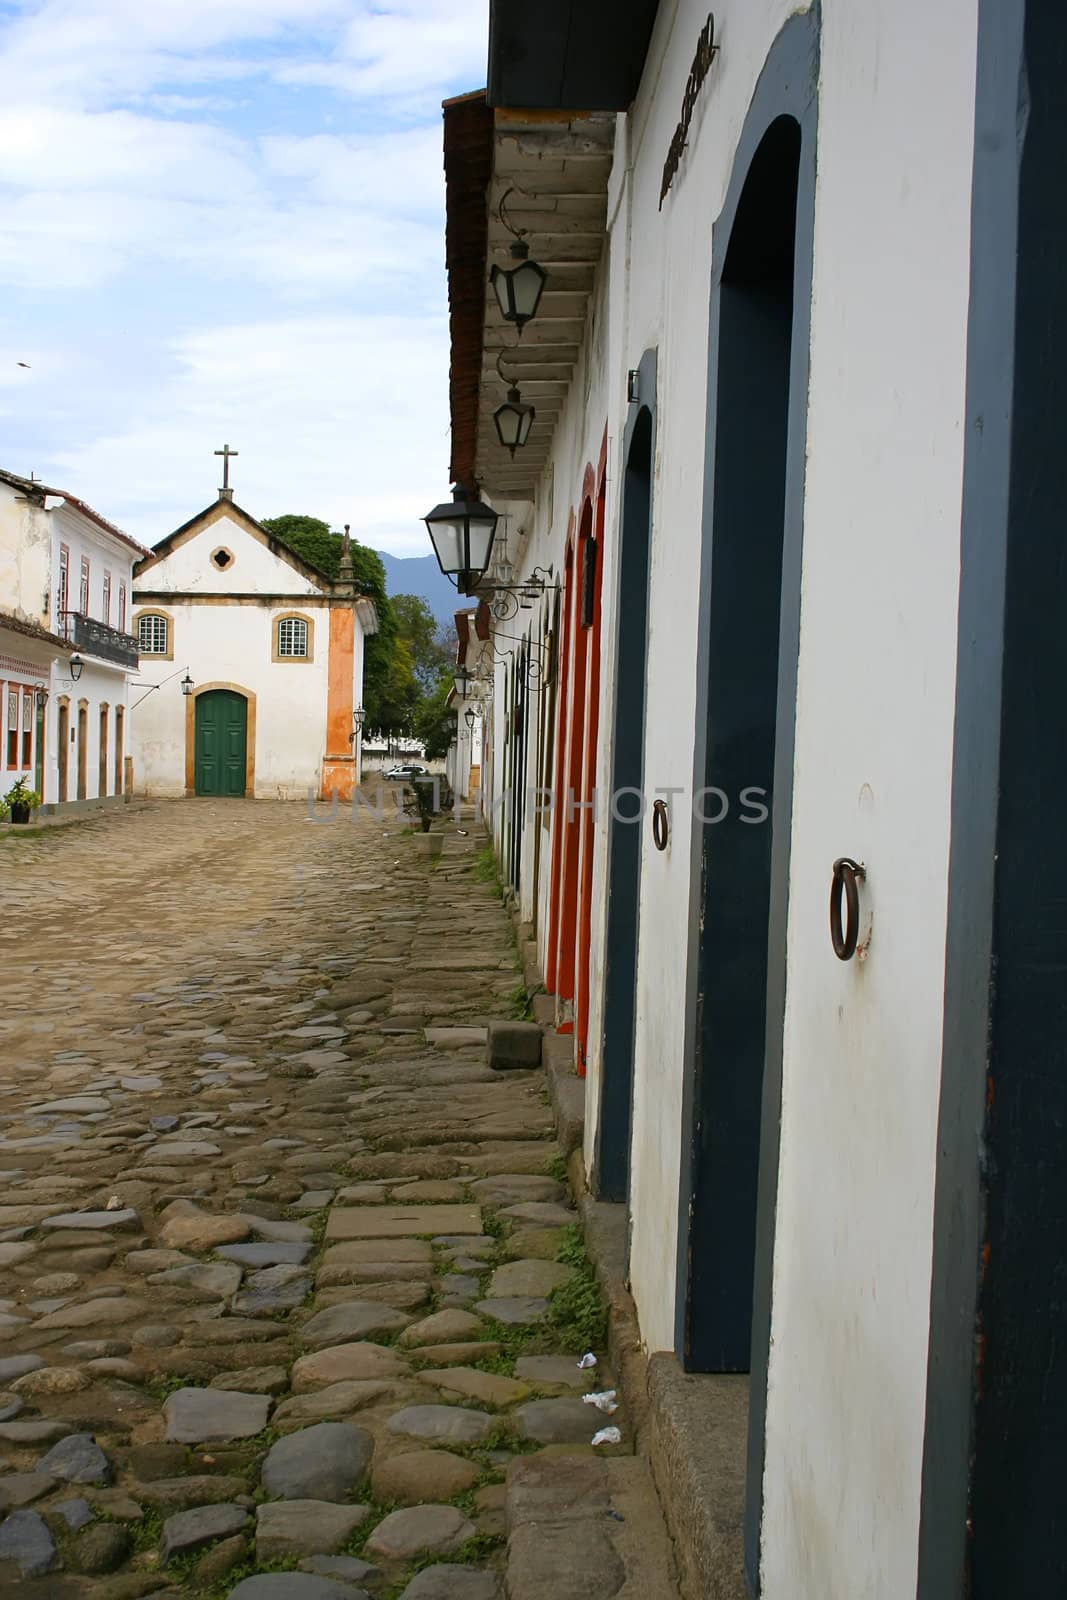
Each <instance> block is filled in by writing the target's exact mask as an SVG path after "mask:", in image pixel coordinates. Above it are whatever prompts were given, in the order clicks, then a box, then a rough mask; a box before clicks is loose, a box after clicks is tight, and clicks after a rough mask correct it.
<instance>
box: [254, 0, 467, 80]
mask: <svg viewBox="0 0 1067 1600" xmlns="http://www.w3.org/2000/svg"><path fill="white" fill-rule="evenodd" d="M488 28H489V4H488V0H465V3H457V0H401V3H398V4H393V5H391V6H375V5H361V6H359V7H358V15H357V16H356V17H355V18H353V20H352V21H351V22H350V23H349V25H348V29H347V31H346V33H345V35H344V38H343V40H342V42H341V45H340V48H339V49H338V50H337V51H336V52H335V53H334V57H333V59H332V60H330V61H322V62H314V63H306V64H302V65H298V66H291V67H284V68H282V69H281V70H280V71H279V74H278V76H279V78H280V79H281V81H283V82H290V83H319V84H325V85H328V86H329V87H331V88H334V89H341V90H344V91H345V92H346V93H348V94H352V95H360V96H366V97H371V96H374V97H382V96H385V97H389V96H395V97H396V98H397V99H398V100H400V101H402V102H404V103H407V102H409V101H410V100H411V99H412V98H413V97H415V96H418V95H421V94H422V93H424V92H426V91H432V90H433V89H434V88H435V87H436V86H437V85H439V84H441V83H443V82H448V81H450V80H452V79H454V78H456V77H464V78H466V79H467V80H469V84H470V87H471V88H478V87H480V86H481V84H483V83H484V82H485V63H486V40H487V37H488Z"/></svg>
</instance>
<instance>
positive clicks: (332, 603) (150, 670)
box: [130, 445, 378, 801]
mask: <svg viewBox="0 0 1067 1600" xmlns="http://www.w3.org/2000/svg"><path fill="white" fill-rule="evenodd" d="M216 454H220V455H222V456H223V485H222V487H221V489H220V490H219V494H218V499H217V500H216V501H215V502H214V504H213V505H211V506H208V507H207V509H206V510H204V511H201V512H198V513H197V515H196V516H195V517H193V518H191V519H190V521H188V522H186V523H184V524H183V525H182V527H180V528H177V529H176V530H175V531H174V532H173V533H170V534H168V535H167V536H166V537H165V538H164V539H161V540H160V541H159V543H158V544H156V545H155V546H154V547H153V548H152V550H151V551H150V553H149V554H148V555H147V556H146V557H145V558H144V559H143V560H141V561H139V562H138V563H137V564H136V566H135V567H134V578H133V595H132V601H133V605H132V617H131V627H132V631H133V633H134V634H135V636H136V638H137V642H138V651H139V655H138V660H139V680H140V681H139V683H137V684H135V685H134V686H133V689H134V695H133V699H132V704H131V718H130V722H131V728H130V734H131V738H130V749H131V755H132V757H133V785H134V790H135V792H136V793H138V794H141V795H145V796H148V797H163V798H176V797H181V796H186V795H215V796H230V797H233V798H238V799H239V798H245V799H272V800H298V799H306V798H307V796H308V795H309V794H310V795H313V796H316V797H318V798H321V799H330V798H331V797H332V796H333V795H334V794H336V795H337V797H338V799H339V800H342V801H344V800H348V799H350V798H351V795H352V791H353V789H354V788H355V787H357V786H358V785H359V782H360V775H361V774H360V765H361V749H360V745H361V722H362V711H361V707H362V700H363V658H364V641H365V639H366V638H367V637H368V636H369V635H370V634H373V633H376V632H377V629H378V615H377V611H376V609H375V605H374V602H373V600H372V599H370V598H369V597H368V596H366V595H364V594H363V593H362V591H361V587H360V585H359V583H358V582H357V581H356V579H355V575H354V572H353V566H352V558H351V550H350V546H349V543H348V535H347V530H346V534H345V547H344V553H343V556H342V560H341V569H340V573H339V575H338V577H337V578H336V579H331V578H329V577H327V576H326V574H325V573H322V572H320V571H318V570H317V568H315V567H313V566H312V565H310V564H309V563H308V562H306V561H304V560H302V559H301V557H300V556H298V555H296V554H295V553H294V552H293V551H292V550H290V549H288V548H287V547H286V546H285V545H284V544H283V543H282V542H281V541H280V540H279V539H276V538H275V537H274V536H273V535H272V534H271V533H270V532H269V531H268V530H267V529H266V528H264V527H263V526H262V525H261V524H260V523H259V522H257V521H256V519H255V518H254V517H253V516H250V515H249V513H248V512H247V511H244V510H242V508H241V507H240V506H239V505H237V504H236V502H235V500H234V497H233V489H232V488H231V487H230V482H229V466H230V457H231V456H233V455H236V454H237V452H236V451H231V450H230V448H229V446H228V445H227V446H226V447H225V449H224V451H218V452H216Z"/></svg>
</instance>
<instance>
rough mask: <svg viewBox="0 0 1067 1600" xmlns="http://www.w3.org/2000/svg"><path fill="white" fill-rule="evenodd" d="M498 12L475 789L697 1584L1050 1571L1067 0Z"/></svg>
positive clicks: (485, 312) (909, 1591) (1060, 1176)
mask: <svg viewBox="0 0 1067 1600" xmlns="http://www.w3.org/2000/svg"><path fill="white" fill-rule="evenodd" d="M491 13H492V21H491V27H490V41H491V45H490V59H489V74H488V91H487V93H477V94H473V95H470V96H466V97H464V98H462V99H460V100H456V101H453V102H450V103H448V104H446V107H445V168H446V181H447V195H448V246H447V259H448V262H449V278H450V298H451V308H452V323H451V331H452V351H451V356H452V360H451V385H452V460H451V478H452V481H453V482H458V483H460V484H462V485H464V486H465V487H466V488H467V490H468V491H475V490H477V491H478V492H479V493H480V496H481V498H482V499H483V500H488V501H490V502H491V503H492V505H493V506H494V507H495V508H496V509H497V510H498V511H499V512H501V514H502V522H501V525H500V529H499V531H498V535H497V548H498V550H499V549H500V548H501V544H502V540H503V537H504V535H505V532H506V541H507V549H506V558H505V559H504V560H502V561H498V562H495V563H494V564H493V565H492V566H491V567H490V569H489V571H488V573H487V575H486V578H485V580H484V581H483V582H482V583H481V585H480V586H475V593H476V594H477V595H479V596H480V597H482V598H483V599H484V601H485V610H484V612H483V613H482V616H483V618H485V619H487V620H488V622H489V625H490V626H491V629H492V631H493V634H494V639H495V640H496V641H497V642H498V646H499V648H498V650H497V654H498V656H499V658H500V659H499V662H498V665H497V667H496V671H495V682H494V692H493V697H492V712H491V726H490V731H489V734H488V741H489V744H490V747H491V752H492V758H491V761H489V762H487V763H486V776H485V780H483V781H487V783H488V788H489V798H490V799H491V801H492V802H493V827H494V837H495V840H496V843H497V847H498V850H499V853H500V857H501V863H502V869H503V872H504V875H505V876H506V878H507V880H508V882H509V884H510V886H511V888H512V890H513V891H514V893H515V895H516V897H517V900H518V904H519V906H520V908H521V914H522V918H523V920H524V921H525V922H526V923H528V924H530V925H532V927H533V929H534V931H535V934H536V940H537V948H538V951H539V953H540V958H541V964H542V967H543V972H544V978H545V986H546V989H547V991H548V994H549V996H550V1002H549V1008H550V1010H551V1013H552V1016H553V1020H554V1022H555V1024H556V1027H557V1029H558V1030H559V1032H560V1034H561V1036H562V1040H563V1041H567V1040H573V1051H574V1065H575V1069H576V1071H577V1072H578V1073H581V1074H584V1077H585V1086H586V1094H585V1106H586V1119H585V1144H584V1157H585V1165H586V1170H587V1172H588V1175H589V1181H590V1185H591V1187H592V1188H593V1190H594V1192H595V1193H596V1194H597V1195H598V1196H599V1197H600V1198H601V1199H602V1200H603V1201H605V1202H607V1203H609V1204H614V1205H617V1206H618V1207H619V1208H620V1210H621V1211H622V1212H624V1216H622V1217H621V1218H620V1221H619V1227H620V1232H623V1233H624V1235H625V1238H626V1240H627V1268H628V1281H629V1284H630V1286H631V1287H632V1291H633V1296H634V1300H635V1302H636V1307H637V1313H638V1316H639V1319H640V1327H641V1334H642V1337H643V1340H644V1342H645V1345H646V1348H647V1350H648V1352H649V1356H650V1364H649V1373H650V1395H651V1398H652V1401H653V1411H652V1426H651V1429H650V1437H651V1438H652V1440H653V1443H654V1462H655V1464H656V1466H657V1471H661V1472H662V1474H663V1481H664V1487H665V1490H666V1492H665V1496H664V1498H665V1503H666V1506H667V1511H668V1515H669V1516H670V1518H671V1519H672V1521H673V1522H674V1525H675V1531H676V1533H677V1534H678V1536H679V1537H678V1546H677V1547H678V1549H679V1550H680V1552H682V1554H683V1556H684V1559H685V1562H686V1565H687V1571H686V1575H685V1576H686V1593H687V1595H688V1596H692V1597H699V1600H708V1597H714V1600H724V1597H730V1600H734V1597H738V1596H741V1595H744V1594H745V1593H746V1588H747V1592H750V1593H761V1594H762V1595H764V1596H765V1597H766V1600H860V1597H863V1600H915V1597H918V1600H963V1597H964V1596H967V1597H973V1600H993V1597H996V1600H999V1597H1000V1596H1003V1595H1007V1594H1019V1595H1027V1596H1030V1595H1052V1594H1064V1593H1067V1545H1065V1543H1064V1540H1063V1536H1062V1529H1063V1472H1062V1467H1063V1441H1064V1438H1065V1437H1067V1340H1065V1338H1064V1317H1065V1301H1064V1296H1063V1284H1064V1282H1065V1281H1067V1230H1065V1229H1064V1226H1063V1217H1064V1214H1065V1211H1067V1132H1065V1130H1067V983H1065V981H1064V973H1065V970H1067V936H1065V932H1064V926H1065V924H1064V909H1063V908H1064V906H1065V905H1067V833H1065V830H1064V828H1063V824H1062V811H1063V795H1064V793H1065V791H1067V739H1065V737H1064V732H1063V729H1064V714H1063V685H1064V683H1065V682H1067V628H1065V627H1064V616H1065V615H1067V562H1065V560H1064V527H1063V524H1064V505H1065V504H1067V452H1065V451H1064V449H1063V445H1062V440H1063V435H1064V430H1065V425H1067V376H1065V375H1067V279H1065V272H1064V262H1065V261H1067V187H1065V185H1064V182H1063V152H1064V149H1065V148H1067V98H1065V96H1064V90H1063V83H1064V76H1063V63H1064V61H1065V60H1067V7H1064V5H1063V3H1062V0H1003V3H1000V4H991V3H986V0H938V3H936V4H931V3H930V0H865V3H863V4H857V3H856V0H822V3H821V4H819V3H811V4H807V3H804V0H801V3H799V4H797V3H794V0H722V3H721V4H720V5H717V6H716V7H715V14H714V18H712V17H711V16H710V15H709V14H708V8H707V6H706V5H701V4H699V3H698V0H677V3H673V4H670V5H666V4H661V5H657V4H656V3H655V0H633V3H630V4H627V5H625V6H622V7H619V6H617V5H610V4H608V3H607V0H563V3H561V4H560V5H559V6H558V7H556V8H554V12H553V15H554V22H553V26H552V27H551V28H548V27H546V26H545V25H544V21H543V17H542V15H541V12H540V11H539V10H538V9H537V8H530V7H528V6H522V5H520V4H518V3H516V0H492V5H491ZM517 238H518V239H520V240H521V246H520V254H521V251H522V250H525V251H526V252H527V253H528V259H529V261H530V262H534V263H536V264H537V265H538V266H539V267H540V268H541V269H542V270H543V272H544V273H545V275H546V277H545V283H544V291H543V294H542V297H541V301H540V305H539V306H538V307H537V309H536V314H535V315H533V316H532V317H531V319H530V320H529V321H528V324H527V325H526V326H525V327H523V328H522V330H521V338H520V337H518V331H517V328H516V325H515V322H514V320H510V321H509V320H507V319H506V318H505V317H504V315H503V309H504V307H502V305H501V302H500V301H499V300H498V298H497V295H496V294H495V293H494V290H493V286H492V282H491V275H492V274H495V276H496V279H497V284H498V285H501V286H502V282H503V280H501V278H500V273H501V272H505V271H507V272H510V271H512V270H513V269H514V268H515V266H516V256H515V254H514V253H513V247H514V246H515V243H516V239H517ZM505 305H506V302H505ZM501 373H503V375H504V376H503V381H502V379H501ZM513 384H514V385H517V386H518V387H519V388H520V391H521V403H522V404H526V405H529V404H532V405H533V406H534V407H535V410H536V415H535V416H534V418H533V420H532V426H530V429H529V437H528V442H527V443H526V444H525V445H524V446H522V447H519V448H517V449H515V450H514V451H509V450H508V449H506V448H505V447H504V445H503V444H502V443H501V441H500V439H499V438H498V435H497V431H496V427H495V426H494V412H496V411H497V410H498V408H500V407H501V405H502V402H504V401H505V399H506V392H507V389H508V388H509V387H510V386H511V385H513ZM442 465H443V464H442ZM442 487H443V486H442ZM512 576H513V577H514V582H515V583H517V584H520V585H523V584H525V585H526V586H527V589H526V592H527V593H528V594H530V595H532V596H533V602H534V603H533V604H531V605H529V606H527V607H526V608H524V609H519V610H518V612H517V614H516V613H513V614H512V616H511V617H510V618H506V617H505V618H502V619H501V621H500V622H499V623H498V621H497V619H496V617H495V616H494V615H493V606H494V603H495V601H496V600H498V599H499V597H500V596H501V595H504V594H506V593H507V592H508V591H507V590H506V589H505V588H504V587H503V586H504V585H505V584H507V583H508V582H509V580H511V578H512ZM512 592H513V591H512ZM501 607H502V609H505V607H504V603H503V602H501ZM531 664H537V665H538V667H539V668H540V669H542V670H540V671H539V672H534V671H532V670H531ZM544 785H548V786H550V787H551V788H552V789H553V791H554V796H555V804H554V805H553V806H551V807H549V806H545V805H535V804H533V803H532V798H533V795H534V792H535V790H536V789H538V788H540V787H542V786H544ZM831 904H832V906H833V908H834V918H833V922H832V924H831V919H830V916H829V908H830V906H831Z"/></svg>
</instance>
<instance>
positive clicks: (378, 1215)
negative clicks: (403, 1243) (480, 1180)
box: [326, 1205, 482, 1241]
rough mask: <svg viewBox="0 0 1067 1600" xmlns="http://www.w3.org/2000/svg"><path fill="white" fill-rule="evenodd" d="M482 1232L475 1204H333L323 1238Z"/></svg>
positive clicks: (420, 1235) (379, 1237) (403, 1236)
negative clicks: (351, 1205) (348, 1206)
mask: <svg viewBox="0 0 1067 1600" xmlns="http://www.w3.org/2000/svg"><path fill="white" fill-rule="evenodd" d="M481 1231H482V1213H481V1211H480V1210H479V1208H478V1207H477V1206H465V1205H425V1206H419V1205H407V1206H354V1207H352V1208H351V1210H349V1209H348V1208H347V1207H345V1206H334V1208H333V1210H332V1211H331V1212H330V1220H329V1222H328V1223H327V1224H326V1238H327V1239H328V1240H331V1241H332V1240H336V1239H410V1238H419V1237H425V1236H426V1235H427V1234H437V1233H452V1234H475V1235H478V1234H480V1233H481Z"/></svg>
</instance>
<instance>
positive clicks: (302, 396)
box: [38, 316, 448, 555]
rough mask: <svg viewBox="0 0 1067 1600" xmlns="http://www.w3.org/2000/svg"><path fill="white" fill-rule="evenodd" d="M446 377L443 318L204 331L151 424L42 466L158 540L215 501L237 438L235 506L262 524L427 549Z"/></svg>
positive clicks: (162, 394)
mask: <svg viewBox="0 0 1067 1600" xmlns="http://www.w3.org/2000/svg"><path fill="white" fill-rule="evenodd" d="M447 372H448V341H447V332H446V329H445V325H444V321H443V319H440V318H424V319H420V320H415V319H412V318H402V317H373V318H370V317H358V316H353V317H348V318H316V317H309V318H294V319H291V320H288V321H283V322H275V323H249V324H246V325H238V326H229V327H221V328H212V329H205V330H203V331H201V332H199V333H197V334H195V335H193V336H191V337H189V338H187V339H184V340H183V341H181V342H180V344H179V345H178V346H177V347H176V349H175V350H174V352H173V367H172V370H171V373H170V375H169V377H167V378H166V379H165V380H164V381H163V382H162V383H160V384H159V385H158V387H157V389H156V392H155V393H154V394H153V396H152V399H151V402H150V404H149V405H148V407H147V409H146V411H145V413H144V415H143V416H141V417H140V418H138V419H137V420H135V421H133V422H131V423H130V424H129V425H128V426H127V427H125V428H122V429H120V430H116V431H114V432H112V433H110V434H107V435H105V436H103V437H100V438H93V439H91V440H88V441H87V442H86V443H85V445H83V446H81V447H79V448H76V449H60V450H58V451H57V452H56V453H55V454H54V456H52V457H51V459H50V460H49V462H47V463H46V464H45V467H44V468H43V469H42V468H40V467H39V468H38V471H39V473H40V472H41V471H42V470H45V471H47V472H48V473H51V474H53V475H54V476H56V477H57V478H58V479H59V480H60V481H61V482H62V483H63V485H64V486H66V487H68V488H70V489H71V491H72V492H77V493H81V494H84V495H85V497H86V498H87V499H88V500H89V501H90V502H91V503H92V504H94V505H99V506H101V507H106V510H107V514H108V515H109V516H112V517H114V518H115V520H116V521H117V522H118V523H119V524H120V526H123V527H126V528H128V529H129V531H130V532H131V533H133V534H134V535H135V537H137V538H139V539H142V540H144V541H145V542H146V543H150V544H151V543H154V542H155V541H156V540H157V539H160V538H162V537H163V535H164V534H166V533H168V532H169V531H170V530H171V529H173V528H175V527H178V526H180V524H181V523H182V522H184V521H185V520H186V519H187V518H188V517H190V516H192V515H193V514H194V513H195V512H196V511H198V510H199V509H200V508H201V507H202V506H203V505H206V504H208V503H209V502H210V501H211V499H212V498H213V496H214V492H215V488H216V485H217V477H216V471H217V465H218V464H217V462H215V461H214V459H213V457H212V454H211V452H212V451H213V450H214V449H215V448H216V447H217V446H219V445H221V444H222V442H223V440H224V439H228V440H229V442H230V444H232V445H233V446H234V448H235V449H238V450H239V451H240V457H239V460H238V461H237V462H235V463H234V466H233V468H232V473H233V481H234V484H235V486H236V490H237V499H238V501H239V503H240V504H242V505H243V506H244V507H245V508H246V510H248V511H251V512H252V514H253V515H254V516H262V517H266V516H276V515H278V514H280V513H282V512H287V511H297V512H307V513H309V514H311V515H313V516H321V517H324V518H326V519H327V520H328V521H330V522H332V523H333V524H334V525H335V526H340V525H341V524H342V523H344V522H350V523H351V524H352V529H353V532H354V533H355V534H357V535H358V537H359V538H360V539H361V540H362V541H363V542H364V543H368V544H373V545H381V546H383V547H388V548H389V549H392V550H395V551H397V552H398V553H407V554H419V555H421V554H424V553H425V532H424V530H423V529H422V526H421V524H420V523H419V521H418V519H419V517H420V516H421V515H422V513H423V512H424V511H426V510H427V509H428V508H429V507H430V506H431V505H433V504H434V503H435V502H436V501H437V500H438V499H440V497H441V494H442V493H443V491H442V488H441V484H442V481H443V478H444V470H445V464H446V461H447V453H448V441H447V438H445V437H444V436H443V435H442V433H441V425H442V419H443V417H444V415H445V409H444V400H445V389H446V386H447ZM427 445H429V446H430V448H429V449H427Z"/></svg>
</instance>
